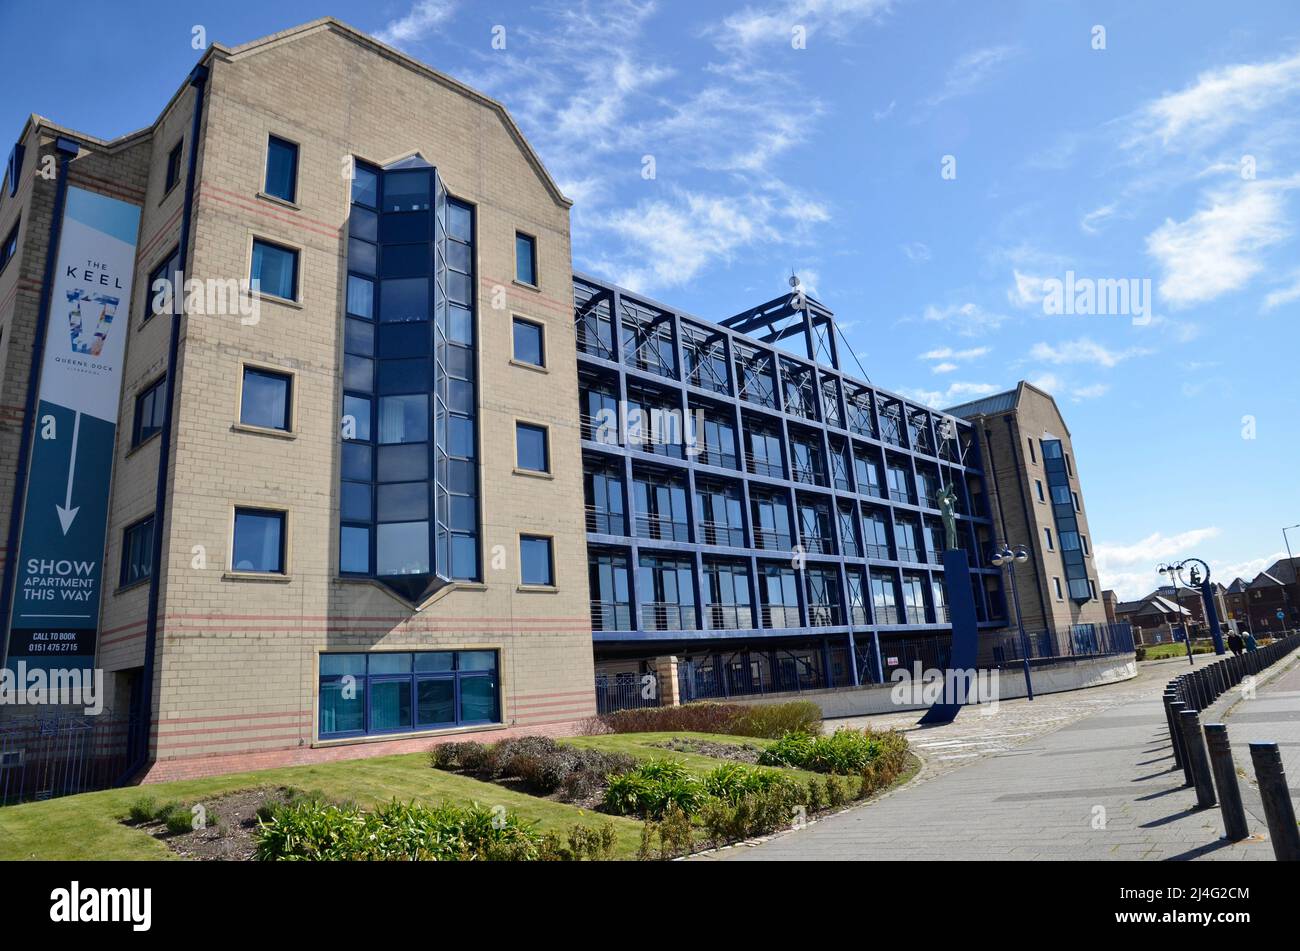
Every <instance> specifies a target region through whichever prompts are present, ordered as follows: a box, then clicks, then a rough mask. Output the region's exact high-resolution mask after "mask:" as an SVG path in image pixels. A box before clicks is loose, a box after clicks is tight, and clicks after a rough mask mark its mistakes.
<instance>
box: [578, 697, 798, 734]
mask: <svg viewBox="0 0 1300 951" xmlns="http://www.w3.org/2000/svg"><path fill="white" fill-rule="evenodd" d="M821 718H822V713H821V708H820V707H818V706H817V705H816V704H815V703H810V702H809V701H807V700H792V701H788V702H786V703H767V704H754V705H748V704H740V703H688V704H684V705H683V706H679V707H647V708H644V709H639V710H620V711H618V712H617V713H610V714H606V715H605V716H603V717H601V718H600V722H599V726H597V725H596V724H592V725H590V726H589V727H587V728H586V730H585V732H587V733H660V732H663V733H687V732H689V733H726V734H730V735H734V736H757V737H763V738H766V739H775V738H777V737H779V736H781V735H782V734H784V733H789V732H793V731H801V732H805V733H810V734H815V733H820V732H821Z"/></svg>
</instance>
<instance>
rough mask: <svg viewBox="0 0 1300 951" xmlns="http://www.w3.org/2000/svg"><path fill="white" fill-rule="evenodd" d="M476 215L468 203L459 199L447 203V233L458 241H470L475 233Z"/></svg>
mask: <svg viewBox="0 0 1300 951" xmlns="http://www.w3.org/2000/svg"><path fill="white" fill-rule="evenodd" d="M473 228H474V216H473V212H471V211H470V208H469V206H468V205H462V204H461V203H460V202H458V201H449V202H448V203H447V233H448V234H449V235H451V236H452V237H453V238H455V239H456V240H457V241H466V242H468V241H469V240H470V239H471V237H472V233H473Z"/></svg>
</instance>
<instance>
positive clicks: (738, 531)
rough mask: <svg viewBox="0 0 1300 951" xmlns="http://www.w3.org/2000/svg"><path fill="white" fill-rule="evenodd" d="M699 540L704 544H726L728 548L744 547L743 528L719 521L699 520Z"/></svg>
mask: <svg viewBox="0 0 1300 951" xmlns="http://www.w3.org/2000/svg"><path fill="white" fill-rule="evenodd" d="M698 528H699V533H700V537H699V541H700V542H701V543H702V544H705V545H726V546H728V547H730V548H744V547H745V529H744V528H742V527H740V526H736V525H725V524H723V523H721V522H700V523H699V526H698Z"/></svg>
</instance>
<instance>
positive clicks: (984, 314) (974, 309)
mask: <svg viewBox="0 0 1300 951" xmlns="http://www.w3.org/2000/svg"><path fill="white" fill-rule="evenodd" d="M921 318H922V319H923V320H928V321H931V322H934V323H945V324H948V325H949V326H951V327H952V328H953V329H954V330H956V331H957V333H959V334H961V335H962V336H963V337H973V336H976V335H978V334H981V333H985V332H987V331H990V330H995V329H997V327H999V326H1001V324H1002V323H1003V322H1004V321H1006V319H1007V317H1006V315H1005V314H999V313H996V312H994V311H990V310H986V309H985V308H983V307H981V306H980V305H979V304H974V303H969V302H968V303H965V304H949V305H947V306H945V307H935V306H934V305H930V306H928V307H926V309H925V312H924V313H923V314H922V315H921Z"/></svg>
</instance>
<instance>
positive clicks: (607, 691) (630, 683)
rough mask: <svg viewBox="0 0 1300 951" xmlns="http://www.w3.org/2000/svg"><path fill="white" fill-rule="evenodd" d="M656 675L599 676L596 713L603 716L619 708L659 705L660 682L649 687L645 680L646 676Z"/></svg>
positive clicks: (640, 707) (635, 708) (633, 708)
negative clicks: (611, 677)
mask: <svg viewBox="0 0 1300 951" xmlns="http://www.w3.org/2000/svg"><path fill="white" fill-rule="evenodd" d="M654 676H655V675H654V674H653V673H647V674H639V675H636V676H633V675H632V674H619V675H617V676H616V677H615V678H614V679H613V680H610V679H609V678H608V677H605V676H597V677H596V713H597V714H600V715H602V716H603V715H604V714H606V713H615V712H617V711H619V710H641V709H644V708H646V707H657V706H659V685H658V683H657V682H656V683H655V684H653V685H652V686H651V687H650V688H649V689H647V685H646V683H645V681H644V678H645V677H654ZM647 694H648V696H647Z"/></svg>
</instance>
